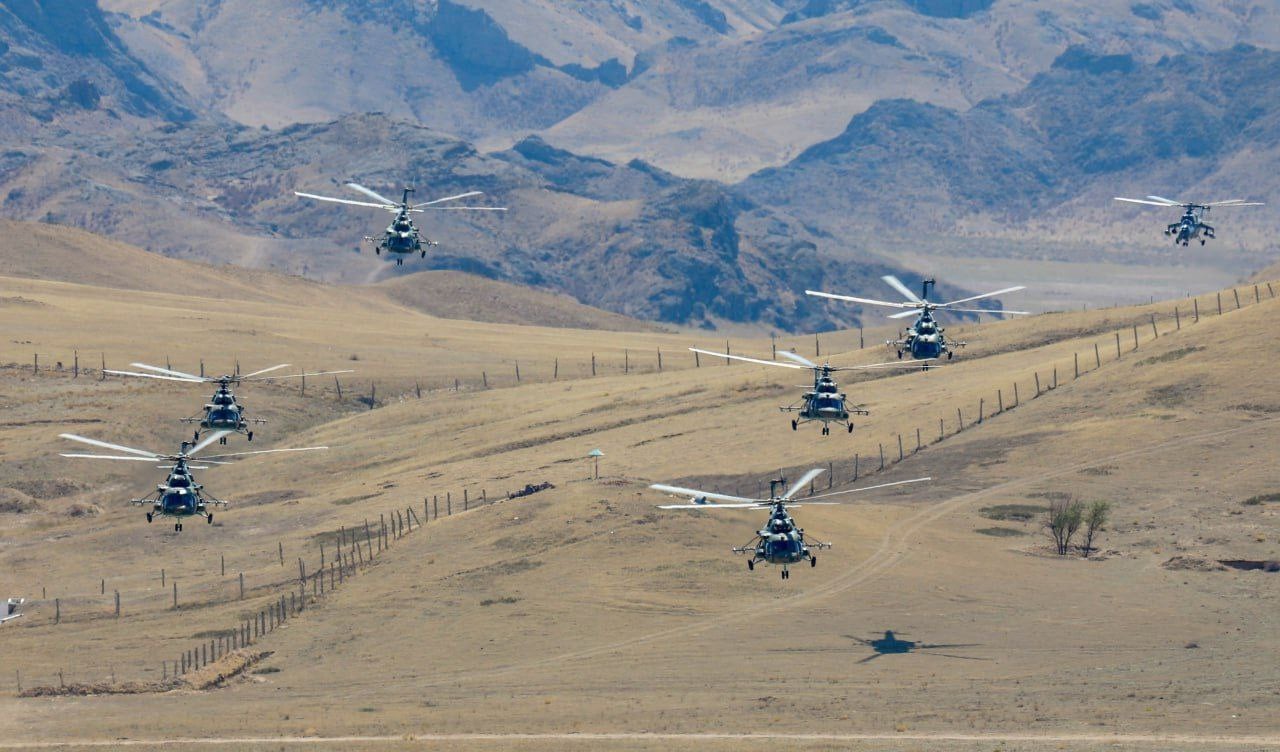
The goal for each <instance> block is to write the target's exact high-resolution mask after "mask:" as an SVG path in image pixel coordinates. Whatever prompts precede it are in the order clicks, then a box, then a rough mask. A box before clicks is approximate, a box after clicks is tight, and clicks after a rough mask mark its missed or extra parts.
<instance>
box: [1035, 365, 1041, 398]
mask: <svg viewBox="0 0 1280 752" xmlns="http://www.w3.org/2000/svg"><path fill="white" fill-rule="evenodd" d="M1036 396H1037V397H1039V396H1040V372H1039V371H1036Z"/></svg>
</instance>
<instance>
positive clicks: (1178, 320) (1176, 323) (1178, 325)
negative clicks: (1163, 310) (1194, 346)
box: [1173, 306, 1182, 332]
mask: <svg viewBox="0 0 1280 752" xmlns="http://www.w3.org/2000/svg"><path fill="white" fill-rule="evenodd" d="M1173 328H1174V331H1178V332H1180V331H1182V314H1180V313H1178V307H1177V306H1174V307H1173Z"/></svg>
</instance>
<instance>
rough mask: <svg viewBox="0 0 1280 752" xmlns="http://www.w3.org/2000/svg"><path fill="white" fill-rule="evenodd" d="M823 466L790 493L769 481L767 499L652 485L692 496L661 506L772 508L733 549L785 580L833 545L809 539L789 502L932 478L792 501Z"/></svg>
mask: <svg viewBox="0 0 1280 752" xmlns="http://www.w3.org/2000/svg"><path fill="white" fill-rule="evenodd" d="M823 472H824V471H823V469H822V468H814V469H812V470H810V471H809V472H807V473H805V474H804V475H802V476H801V477H800V480H798V481H796V482H795V483H794V484H792V485H791V487H790V488H788V489H787V491H786V493H784V494H782V495H781V496H779V495H778V494H777V491H778V489H779V488H780V487H783V486H785V485H786V482H787V481H786V479H785V478H779V479H776V480H771V481H769V498H767V499H748V498H744V497H742V496H729V495H726V494H720V493H712V492H710V491H699V490H697V489H694V488H681V487H679V486H668V485H663V484H660V483H659V484H654V485H652V486H649V488H652V489H654V490H655V491H662V492H664V493H669V494H675V495H676V496H688V497H689V498H690V499H691V502H690V503H688V504H661V505H659V506H658V508H659V509H684V510H690V509H768V510H769V521H768V522H766V523H765V525H764V527H762V528H760V529H759V530H758V531H756V535H755V537H754V538H752V539H751V540H750V541H749V542H748V543H746V544H745V545H742V546H735V547H734V548H733V552H734V553H735V554H750V558H749V559H747V569H750V570H754V569H755V568H756V564H758V563H760V562H764V563H766V564H776V565H778V566H781V567H782V579H784V580H787V579H790V578H791V571H790V566H791V565H792V564H799V563H800V562H802V561H805V560H808V562H809V566H811V567H816V566H818V557H817V556H815V555H814V554H813V551H814V549H821V548H831V544H830V543H822V542H820V541H816V540H812V539H806V538H805V536H804V529H803V528H800V527H797V526H796V524H795V520H793V519H792V518H791V515H790V513H788V512H787V505H788V504H790V505H791V506H793V507H799V506H804V505H806V504H808V505H823V506H826V505H837V504H840V502H838V501H820V499H827V498H830V497H832V496H843V495H844V494H851V493H858V492H860V491H871V490H874V489H877V488H889V487H891V486H903V485H906V484H908V483H921V482H923V481H927V480H930V479H929V478H913V479H912V480H900V481H895V482H893V483H881V484H879V485H876V486H866V487H864V488H852V489H848V490H845V491H834V492H832V493H825V494H818V495H816V496H810V497H808V498H806V499H805V500H804V501H800V502H794V503H793V502H792V501H791V499H792V497H794V496H795V495H796V494H798V493H800V492H801V491H803V490H804V488H805V486H808V485H809V483H810V482H811V481H812V480H813V479H814V478H817V477H818V476H819V475H821V474H822V473H823ZM708 499H715V500H717V501H724V502H728V503H726V504H713V503H710V502H709V501H707V500H708Z"/></svg>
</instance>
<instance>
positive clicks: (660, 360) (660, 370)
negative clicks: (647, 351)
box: [658, 347, 662, 373]
mask: <svg viewBox="0 0 1280 752" xmlns="http://www.w3.org/2000/svg"><path fill="white" fill-rule="evenodd" d="M658 373H662V348H661V347H659V348H658Z"/></svg>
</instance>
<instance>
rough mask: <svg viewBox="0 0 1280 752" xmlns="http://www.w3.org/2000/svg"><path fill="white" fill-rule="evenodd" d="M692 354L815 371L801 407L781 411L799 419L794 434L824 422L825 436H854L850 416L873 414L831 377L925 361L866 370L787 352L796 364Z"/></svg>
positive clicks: (793, 424)
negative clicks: (839, 429) (834, 432)
mask: <svg viewBox="0 0 1280 752" xmlns="http://www.w3.org/2000/svg"><path fill="white" fill-rule="evenodd" d="M689 349H690V350H692V351H693V352H696V353H702V354H703V355H714V356H715V357H717V358H729V359H731V360H741V361H743V362H746V363H759V364H760V365H765V366H777V367H779V368H797V369H800V370H805V369H808V370H811V371H813V389H812V390H811V391H808V392H805V393H804V395H803V396H802V397H801V398H800V400H801V401H800V404H799V405H788V406H787V407H779V408H778V409H779V410H781V411H782V412H784V413H796V416H797V417H796V418H795V419H793V420H792V421H791V430H792V431H795V430H797V429H799V427H800V424H801V423H809V422H812V421H821V423H822V435H823V436H829V435H831V425H830V424H832V423H836V424H839V425H842V426H847V427H848V429H849V433H853V421H852V420H850V419H849V416H851V415H870V414H871V413H869V412H867V411H866V410H863V409H862V408H860V407H850V406H849V404H848V399H849V398H848V395H846V394H845V393H844V392H842V391H840V387H839V385H838V384H836V380H835V379H834V378H832V376H831V374H832V373H835V372H836V371H859V370H869V369H876V368H895V367H902V366H910V365H914V364H915V363H917V362H924V361H914V360H911V361H905V362H903V363H872V364H869V365H865V366H833V365H831V364H830V363H823V364H822V365H818V364H817V363H814V362H813V361H812V360H809V359H808V358H806V357H804V356H803V355H798V354H796V353H793V352H789V351H786V350H779V351H778V354H779V355H781V356H783V357H784V358H787V359H789V360H792V361H795V362H793V363H779V362H777V361H774V360H760V359H758V358H746V357H743V356H741V355H727V354H725V353H718V352H712V351H711V350H701V349H699V348H696V347H690V348H689Z"/></svg>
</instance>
